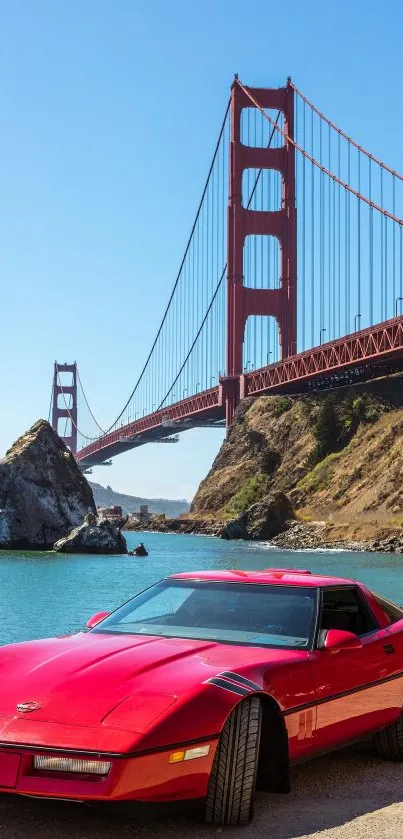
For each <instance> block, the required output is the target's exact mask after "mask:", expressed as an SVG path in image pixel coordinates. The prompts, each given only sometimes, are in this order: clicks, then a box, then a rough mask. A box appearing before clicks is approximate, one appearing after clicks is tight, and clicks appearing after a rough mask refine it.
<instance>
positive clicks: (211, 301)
mask: <svg viewBox="0 0 403 839" xmlns="http://www.w3.org/2000/svg"><path fill="white" fill-rule="evenodd" d="M280 114H281V111H279V112H278V114H277V117H276V119H275V121H274V125H273V128H272V131H271V133H270V137H269V142H268V144H267V148H268V149H269V148H270V146H271V143H272V140H273V137H274V133H275V130H276V127H277V124H278V121H279V119H280ZM262 171H263V170H262V169H260V170H259V172H258V174H257V176H256V180H255V183H254V186H253V188H252V191H251V194H250V196H249V200H248V203H247V205H246V209H247V210H249V208H250V206H251V204H252V200H253V196H254V194H255V192H256V187H257V184H258V182H259V178H260V176H261V174H262ZM226 270H227V263H225V265H224V268H223V270H222V273H221V276H220V279H219V281H218V283H217V286H216V289H215V291H214V294H213V296H212V298H211V300H210V304H209V306H208V309H207V311H206V314H205V315H204V318H203V320H202V322H201V324H200V327H199V329H198V331H197V334H196V337H195V339H194V341H193V343H192V346H191V347H190V349H189V351H188V354H187V356H186V358H185V360H184V362H183V364H182V367H181V368H180V370H179V372H178V373H177V375H176V377H175V380H174V381H173V383H172V385H171V387H170V388H169V390H168V391H167V393H166V394H165V396H164V398H163V399H162V401H161V402H160V404H159V406H158V409H157V410H158V411H159V410H161V408H162V407H163V405H164V402H165V401H166V400H167V398H168V396H169V394H170V393H172V390H173V389H174V387H175V385H176V383H177V381H178V379H179V377H180V375H181V373H182V372H183V370H184V368H185V366H186V364H187V362H188V360H189V358H190V356H191V354H192V351H193V350H194V348H195V346H196V343H197V341H198V338H199V336H200V333H201V331H202V329H203V326H204V324H205V323H206V320H207V318H208V315H209V314H210V311H211V309H212V306H213V303H214V301H215V299H216V297H217V294H218V291H219V289H220V286H221V283H222V281H223V279H224V277H225V272H226Z"/></svg>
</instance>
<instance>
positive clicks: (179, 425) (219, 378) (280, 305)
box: [50, 77, 403, 470]
mask: <svg viewBox="0 0 403 839" xmlns="http://www.w3.org/2000/svg"><path fill="white" fill-rule="evenodd" d="M402 228H403V176H402V175H400V174H398V172H396V171H394V170H393V169H392V168H390V167H389V166H387V165H386V164H385V163H383V162H382V161H381V160H379V159H377V158H376V157H375V156H374V155H373V154H371V153H369V152H368V151H366V150H365V149H364V148H363V147H362V146H361V145H359V144H358V143H356V142H355V141H354V140H353V139H351V137H349V136H348V135H347V134H346V133H345V132H344V131H342V130H341V129H340V128H338V127H337V126H336V125H334V124H333V123H332V122H331V121H330V120H329V119H328V118H327V117H326V116H325V115H324V114H323V113H322V112H321V111H320V110H319V109H318V108H316V107H315V105H314V104H313V103H312V102H310V101H309V100H308V98H307V97H306V96H304V94H303V93H302V92H301V91H300V90H299V89H298V88H297V87H296V86H295V84H294V83H293V82H292V81H291V79H288V80H287V83H286V85H285V86H284V87H282V88H253V87H247V86H246V85H244V84H243V83H242V82H241V81H240V80H239V79H238V78H237V77H235V79H234V82H233V84H232V88H231V94H230V98H229V101H228V104H227V107H226V110H225V113H224V118H223V121H222V124H221V128H220V131H219V134H218V139H217V142H216V145H215V149H214V154H213V157H212V162H211V165H210V168H209V171H208V174H207V178H206V182H205V185H204V189H203V192H202V195H201V199H200V202H199V205H198V208H197V212H196V215H195V219H194V222H193V225H192V228H191V231H190V235H189V239H188V241H187V244H186V248H185V251H184V254H183V258H182V260H181V262H180V266H179V270H178V273H177V276H176V278H175V281H174V283H173V288H172V292H171V294H170V297H169V300H168V303H167V306H166V309H165V312H164V315H163V318H162V320H161V323H160V324H159V327H158V329H157V332H156V335H155V339H154V341H153V343H152V346H151V348H150V351H149V354H148V356H147V358H146V359H145V362H144V365H143V368H142V370H141V372H140V374H139V376H138V378H137V381H136V383H135V385H134V387H133V390H132V392H131V394H130V396H129V398H128V399H127V401H126V404H125V405H124V407H123V408H122V409H121V410H120V412H119V413H118V415H117V416H116V417H115V419H114V420H113V422H112V423H111V424H110V425H109V427H107V428H103V427H101V425H100V424H99V423H98V421H97V419H96V417H95V414H94V413H93V411H92V409H91V407H90V404H89V401H88V399H87V396H86V392H85V390H84V388H83V386H82V383H81V380H80V375H79V369H78V367H77V364H76V363H74V364H60V363H58V362H55V366H54V376H53V387H52V399H51V407H50V417H51V421H52V425H53V428H54V429H55V430H57V431H58V433H59V434H60V436H61V437H62V438H63V439H64V440H65V442H66V444H67V445H68V446H69V447H70V449H71V450H72V452H73V454H74V455H75V457H76V460H77V462H78V463H79V465H80V466H81V468H83V469H84V470H88V469H90V468H91V467H92V466H95V465H99V464H103V463H106V462H110V458H112V457H114V456H116V455H117V454H120V453H121V452H124V451H127V450H129V449H132V448H135V447H136V446H139V445H144V444H145V443H149V442H163V441H165V442H171V441H176V440H177V436H176V435H177V433H179V432H182V431H185V430H187V429H190V428H195V427H203V426H204V427H205V426H212V427H220V426H223V425H225V424H226V425H227V426H228V425H229V424H230V422H231V421H232V418H233V416H234V412H235V410H236V408H237V405H238V404H239V402H240V401H241V400H242V399H244V398H246V397H257V396H261V395H264V394H270V393H273V394H274V393H297V392H298V393H302V392H305V391H308V390H310V389H317V388H323V387H326V388H333V387H338V386H341V385H345V384H348V383H351V382H354V381H357V380H363V379H369V378H372V377H375V376H379V375H386V374H388V373H392V372H394V371H397V370H400V369H401V368H402V366H403V316H402V311H403V309H402V304H403V241H402V235H403V234H402ZM85 417H87V418H88V419H89V420H90V423H89V425H90V426H91V428H90V427H89V425H87V423H86V422H85Z"/></svg>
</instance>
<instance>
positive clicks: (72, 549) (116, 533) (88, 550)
mask: <svg viewBox="0 0 403 839" xmlns="http://www.w3.org/2000/svg"><path fill="white" fill-rule="evenodd" d="M53 550H54V551H57V552H58V553H84V554H127V544H126V539H125V538H124V536H123V535H122V533H121V531H120V527H119V526H118V524H116V523H115V522H114V521H110V520H109V521H108V519H104V520H103V521H97V518H96V516H95V515H91V514H89V515H87V516H86V517H85V519H84V522H83V523H82V524H81V525H80V526H79V527H75V528H73V530H71V531H70V533H69V534H68V535H67V536H64V537H63V538H62V539H59V540H58V541H57V542H55V544H54V545H53Z"/></svg>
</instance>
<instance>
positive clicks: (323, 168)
mask: <svg viewBox="0 0 403 839" xmlns="http://www.w3.org/2000/svg"><path fill="white" fill-rule="evenodd" d="M236 83H237V84H238V85H239V87H240V88H241V90H243V92H244V93H245V94H246V96H247V97H248V98H249V99H250V101H251V102H253V104H254V106H255V108H258V109H259V111H260V113H261V114H262V116H264V118H265V119H266V120H267V121H268V122H270V124H271V125H273V126H274V124H275V123H274V120H273V119H272V118H271V116H269V114H267V113H266V111H265V110H264V108H262V106H261V105H260V104H259V102H258V101H257V99H255V97H254V96H253V95H252V93H251V92H250V91H249V89H248V88H247V87H245V86H244V85H243V84H242V82H240V81H239V79H236ZM276 130H277V131H278V132H279V133H280V134H281V136H282V137H283V139H284V140H285V141H286V142H287V143H290V144H291V145H292V146H294V148H295V149H296V150H297V151H299V152H300V154H302V155H304V157H306V158H307V160H309V161H310V163H312V164H313V165H314V166H316V167H317V168H318V169H319V170H320V171H321V172H322V173H323V174H324V175H328V177H329V178H332V180H334V181H335V183H338V184H339V186H342V187H343V188H344V189H345V190H346V191H347V192H349V193H350V194H351V195H354V196H355V198H359V199H360V200H361V201H364V203H365V204H367V205H368V206H369V207H373V208H374V210H378V212H379V213H381V214H382V215H383V216H384V217H385V218H389V219H391V221H395V222H397V224H400V225H403V219H401V218H398V217H397V216H394V215H393V213H390V212H389V211H388V210H385V209H384V208H383V207H380V206H379V204H376V203H375V202H374V201H370V200H369V198H367V197H366V196H365V195H361V193H359V192H357V190H356V189H354V188H353V187H352V186H350V184H348V183H346V182H345V181H342V180H341V179H340V178H338V177H337V175H335V174H333V173H332V172H329V170H328V169H327V168H326V166H322V164H321V163H319V162H318V161H317V160H315V158H314V157H312V156H311V155H310V154H308V152H307V151H305V149H303V148H302V146H300V145H299V143H297V142H296V141H295V140H293V139H292V137H290V136H289V134H287V133H286V132H285V131H284V130H283V129H282V128H280V126H279V125H277V126H276ZM384 168H385V167H384V166H383V164H382V169H384Z"/></svg>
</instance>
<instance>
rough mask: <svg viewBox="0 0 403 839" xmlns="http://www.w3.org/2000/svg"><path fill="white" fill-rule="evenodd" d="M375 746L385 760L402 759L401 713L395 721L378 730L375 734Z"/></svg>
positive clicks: (402, 726)
mask: <svg viewBox="0 0 403 839" xmlns="http://www.w3.org/2000/svg"><path fill="white" fill-rule="evenodd" d="M375 748H376V751H377V753H378V755H379V756H380V757H383V758H384V759H385V760H395V761H399V760H401V761H403V714H401V715H400V717H399V719H398V720H396V722H393V723H392V724H391V725H388V727H387V728H384V729H382V731H378V733H377V734H376V735H375Z"/></svg>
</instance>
